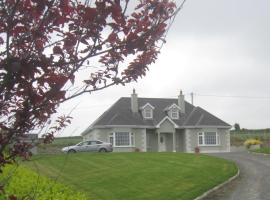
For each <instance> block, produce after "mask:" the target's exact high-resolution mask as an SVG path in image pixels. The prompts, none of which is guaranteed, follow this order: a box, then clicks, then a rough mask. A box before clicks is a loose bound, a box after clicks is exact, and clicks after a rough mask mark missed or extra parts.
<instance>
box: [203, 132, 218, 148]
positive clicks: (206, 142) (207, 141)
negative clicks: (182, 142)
mask: <svg viewBox="0 0 270 200" xmlns="http://www.w3.org/2000/svg"><path fill="white" fill-rule="evenodd" d="M198 144H199V146H215V145H218V144H219V136H218V134H217V133H216V132H203V133H199V134H198Z"/></svg>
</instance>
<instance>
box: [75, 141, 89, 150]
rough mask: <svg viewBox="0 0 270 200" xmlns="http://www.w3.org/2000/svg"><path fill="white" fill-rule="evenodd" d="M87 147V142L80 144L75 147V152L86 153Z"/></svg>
mask: <svg viewBox="0 0 270 200" xmlns="http://www.w3.org/2000/svg"><path fill="white" fill-rule="evenodd" d="M87 145H88V142H81V143H80V144H78V145H77V148H76V151H78V152H83V151H87Z"/></svg>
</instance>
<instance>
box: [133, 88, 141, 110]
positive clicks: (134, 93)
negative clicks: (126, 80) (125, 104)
mask: <svg viewBox="0 0 270 200" xmlns="http://www.w3.org/2000/svg"><path fill="white" fill-rule="evenodd" d="M131 110H132V112H133V113H137V112H138V110H139V108H138V96H137V94H136V92H135V89H133V93H132V94H131Z"/></svg>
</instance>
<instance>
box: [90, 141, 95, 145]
mask: <svg viewBox="0 0 270 200" xmlns="http://www.w3.org/2000/svg"><path fill="white" fill-rule="evenodd" d="M89 143H90V145H95V144H97V141H90V142H89Z"/></svg>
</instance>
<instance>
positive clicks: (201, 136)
mask: <svg viewBox="0 0 270 200" xmlns="http://www.w3.org/2000/svg"><path fill="white" fill-rule="evenodd" d="M206 133H215V134H216V144H205V134H206ZM200 138H202V144H200ZM219 145H220V137H219V134H218V133H217V132H216V131H205V132H199V133H198V146H219Z"/></svg>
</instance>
